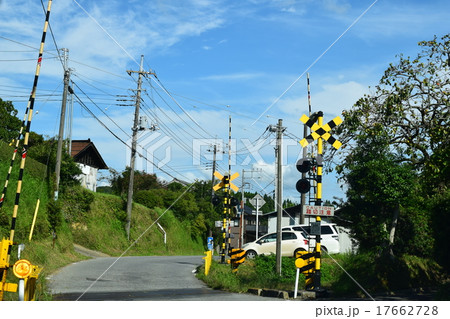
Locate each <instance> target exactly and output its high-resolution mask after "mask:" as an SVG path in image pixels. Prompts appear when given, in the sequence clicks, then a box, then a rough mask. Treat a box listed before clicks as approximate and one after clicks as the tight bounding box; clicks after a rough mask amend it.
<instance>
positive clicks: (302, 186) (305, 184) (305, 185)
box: [295, 178, 311, 194]
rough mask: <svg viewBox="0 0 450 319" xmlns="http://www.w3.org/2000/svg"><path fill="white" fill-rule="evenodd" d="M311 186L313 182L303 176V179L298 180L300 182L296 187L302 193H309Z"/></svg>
mask: <svg viewBox="0 0 450 319" xmlns="http://www.w3.org/2000/svg"><path fill="white" fill-rule="evenodd" d="M310 188H311V183H310V182H309V180H307V179H306V178H302V179H300V180H298V182H297V183H296V184H295V189H296V190H297V192H299V193H300V194H306V193H308V192H309V189H310Z"/></svg>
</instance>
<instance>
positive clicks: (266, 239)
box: [242, 230, 308, 259]
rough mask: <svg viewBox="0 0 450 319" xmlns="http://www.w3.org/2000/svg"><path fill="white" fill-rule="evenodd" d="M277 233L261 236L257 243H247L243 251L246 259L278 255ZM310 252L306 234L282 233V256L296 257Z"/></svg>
mask: <svg viewBox="0 0 450 319" xmlns="http://www.w3.org/2000/svg"><path fill="white" fill-rule="evenodd" d="M276 241H277V233H270V234H267V235H264V236H261V237H260V238H258V239H257V240H255V241H252V242H250V243H246V244H245V245H243V246H242V249H244V250H245V251H246V253H245V254H246V255H245V256H246V258H249V259H252V258H255V257H256V256H257V255H270V254H275V253H276ZM307 250H308V240H307V239H306V237H305V235H304V233H302V232H296V231H289V230H288V231H283V232H281V255H282V256H288V257H295V256H296V254H297V252H299V251H307Z"/></svg>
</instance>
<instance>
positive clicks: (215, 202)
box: [211, 195, 222, 206]
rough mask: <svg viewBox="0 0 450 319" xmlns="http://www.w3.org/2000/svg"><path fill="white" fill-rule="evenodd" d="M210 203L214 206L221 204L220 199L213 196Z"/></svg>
mask: <svg viewBox="0 0 450 319" xmlns="http://www.w3.org/2000/svg"><path fill="white" fill-rule="evenodd" d="M211 202H212V204H213V205H214V206H217V205H219V204H220V203H222V200H221V199H220V197H219V196H217V195H214V196H213V198H212V199H211Z"/></svg>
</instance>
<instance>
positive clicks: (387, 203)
mask: <svg viewBox="0 0 450 319" xmlns="http://www.w3.org/2000/svg"><path fill="white" fill-rule="evenodd" d="M357 146H358V147H357V148H355V149H354V151H353V153H352V154H351V155H349V156H347V157H346V159H345V162H344V164H343V165H342V166H341V167H340V172H341V175H342V179H343V180H344V181H345V182H346V183H347V186H348V190H347V192H346V195H347V203H346V204H345V205H344V207H343V208H342V213H341V217H343V218H344V219H345V220H346V221H349V222H350V224H349V225H350V227H351V230H352V235H353V237H354V238H355V239H357V240H358V242H359V243H360V247H361V249H363V250H365V249H366V250H371V249H384V250H385V251H386V252H389V253H390V254H391V255H392V256H393V255H394V250H393V249H394V243H395V235H396V229H397V224H398V221H399V217H400V211H401V208H403V207H405V206H408V205H409V203H410V199H411V196H412V195H413V194H414V192H415V191H417V189H415V188H417V187H418V183H417V181H416V174H415V172H414V170H412V168H411V166H410V165H409V164H404V163H403V164H402V163H399V161H398V160H397V158H396V157H395V156H394V155H392V154H390V153H389V149H388V144H386V139H385V138H383V137H380V136H377V135H373V136H364V135H362V136H359V137H358V141H357ZM404 244H405V245H406V244H407V243H404Z"/></svg>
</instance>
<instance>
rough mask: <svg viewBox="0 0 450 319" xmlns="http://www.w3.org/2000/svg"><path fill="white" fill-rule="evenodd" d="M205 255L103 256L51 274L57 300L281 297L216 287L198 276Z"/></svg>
mask: <svg viewBox="0 0 450 319" xmlns="http://www.w3.org/2000/svg"><path fill="white" fill-rule="evenodd" d="M202 263H203V260H202V256H143V257H122V258H116V257H101V258H94V259H90V260H86V261H81V262H77V263H74V264H71V265H69V266H66V267H64V268H62V269H60V270H59V271H58V272H56V273H54V274H53V275H51V276H49V278H48V279H49V283H50V285H49V286H50V290H51V293H52V295H53V299H54V300H94V301H99V300H108V301H113V300H123V301H128V300H160V301H161V300H185V301H189V300H192V301H194V300H195V301H208V300H211V301H224V300H230V301H258V300H260V301H268V300H278V301H279V300H280V299H277V298H265V297H259V296H255V295H252V294H236V293H228V292H224V291H220V290H213V289H211V288H209V287H207V286H206V285H205V284H204V283H203V282H202V281H200V280H198V279H197V278H196V277H195V269H196V268H197V267H198V266H199V265H201V264H202Z"/></svg>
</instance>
